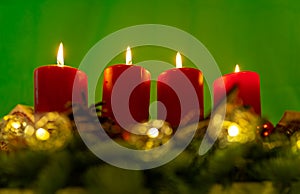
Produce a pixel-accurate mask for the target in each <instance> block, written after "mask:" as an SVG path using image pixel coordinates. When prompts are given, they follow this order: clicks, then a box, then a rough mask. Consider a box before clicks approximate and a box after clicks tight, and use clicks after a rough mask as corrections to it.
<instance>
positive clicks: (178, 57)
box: [176, 52, 182, 68]
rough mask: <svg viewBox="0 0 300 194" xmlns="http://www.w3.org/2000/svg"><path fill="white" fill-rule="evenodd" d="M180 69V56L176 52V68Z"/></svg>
mask: <svg viewBox="0 0 300 194" xmlns="http://www.w3.org/2000/svg"><path fill="white" fill-rule="evenodd" d="M181 67H182V59H181V55H180V53H179V52H177V55H176V68H181Z"/></svg>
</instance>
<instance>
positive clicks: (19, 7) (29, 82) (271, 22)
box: [0, 0, 300, 123]
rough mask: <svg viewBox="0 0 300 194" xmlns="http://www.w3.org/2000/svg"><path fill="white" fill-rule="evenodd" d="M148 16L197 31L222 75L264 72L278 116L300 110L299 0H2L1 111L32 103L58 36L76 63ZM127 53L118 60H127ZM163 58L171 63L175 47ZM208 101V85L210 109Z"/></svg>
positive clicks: (266, 95)
mask: <svg viewBox="0 0 300 194" xmlns="http://www.w3.org/2000/svg"><path fill="white" fill-rule="evenodd" d="M147 23H151V24H164V25H170V26H174V27H177V28H180V29H182V30H184V31H187V32H188V33H190V34H192V35H193V36H195V37H196V38H197V39H198V40H199V41H201V42H202V43H203V44H204V45H205V46H206V47H207V49H208V50H209V51H210V52H211V54H212V55H213V56H214V58H215V60H216V62H217V63H218V65H219V67H220V69H221V71H222V73H223V74H226V73H230V72H232V70H233V68H234V65H235V64H236V63H238V64H240V66H241V68H242V69H244V70H251V71H256V72H258V73H259V74H260V77H261V99H262V113H263V115H264V116H266V117H267V118H269V119H270V120H271V121H273V122H274V123H277V122H278V120H279V119H280V117H281V116H282V114H283V113H284V111H285V110H298V111H299V110H300V102H299V100H298V98H299V96H300V86H299V83H300V81H299V80H300V78H299V75H300V73H299V70H300V67H299V65H300V57H299V54H300V1H297V0H294V1H293V0H251V1H246V0H245V1H243V0H240V1H238V0H211V1H202V0H198V1H196V0H189V1H187V0H177V1H173V0H172V1H171V0H165V1H162V0H153V1H141V0H134V1H130V0H127V1H124V0H122V1H121V0H111V1H110V0H105V1H104V0H102V1H101V0H38V1H25V0H24V1H23V0H1V1H0V25H1V29H0V58H1V60H0V72H1V75H0V83H1V85H0V93H1V108H0V116H3V115H5V114H7V113H8V112H9V111H10V110H11V109H12V108H13V107H14V106H15V105H16V104H27V105H33V71H34V69H35V68H36V67H39V66H42V65H46V64H51V63H55V62H56V52H57V48H58V45H59V42H61V41H63V43H64V47H65V64H68V65H71V66H74V67H78V66H79V64H80V62H81V60H82V59H83V57H84V56H85V54H86V53H87V52H88V51H89V49H90V48H91V47H92V46H93V45H94V44H95V43H97V42H98V41H99V40H100V39H102V38H104V37H105V36H107V35H109V34H110V33H112V32H115V31H117V30H120V29H122V28H124V27H128V26H132V25H138V24H147ZM124 50H125V48H124ZM145 50H147V49H145ZM148 50H150V49H148ZM158 50H159V49H158ZM133 53H134V51H133ZM137 53H139V55H138V57H136V58H135V59H134V62H139V61H142V60H145V59H147V56H151V57H152V58H153V57H154V58H155V55H156V53H158V51H155V49H154V51H150V52H147V54H144V53H146V52H144V51H138V52H136V54H137ZM166 53H168V52H166ZM122 57H123V56H122ZM122 57H120V56H119V57H118V56H117V57H116V59H114V60H113V61H112V64H113V63H115V62H118V63H120V62H123V59H122ZM158 58H159V59H161V60H165V61H167V62H170V63H173V61H174V58H175V51H174V55H173V53H171V54H170V53H168V55H164V56H162V55H160V57H158ZM120 60H121V61H120ZM103 65H106V64H103ZM204 76H205V75H204ZM98 96H101V95H98ZM99 100H100V97H99ZM209 106H210V105H209V94H208V92H207V90H206V103H205V112H207V113H208V112H209V110H210V107H209Z"/></svg>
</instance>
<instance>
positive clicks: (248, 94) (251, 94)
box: [213, 65, 261, 115]
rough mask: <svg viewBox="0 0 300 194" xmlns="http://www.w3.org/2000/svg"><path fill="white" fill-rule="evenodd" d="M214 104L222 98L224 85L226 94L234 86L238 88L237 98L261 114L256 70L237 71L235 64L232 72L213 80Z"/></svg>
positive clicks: (258, 81)
mask: <svg viewBox="0 0 300 194" xmlns="http://www.w3.org/2000/svg"><path fill="white" fill-rule="evenodd" d="M213 86H214V87H213V88H214V104H215V105H216V104H218V103H220V102H221V100H222V99H223V98H224V95H225V94H224V87H225V92H226V94H227V93H228V92H229V91H230V90H231V89H232V88H233V87H234V86H236V87H237V89H238V98H239V100H241V103H242V104H243V105H245V106H250V107H252V108H253V110H254V111H255V112H256V113H257V114H258V115H261V105H260V79H259V75H258V74H257V73H256V72H251V71H241V72H240V71H239V66H238V65H236V70H235V72H234V73H230V74H227V75H224V76H223V77H220V78H218V79H217V80H215V81H214V84H213Z"/></svg>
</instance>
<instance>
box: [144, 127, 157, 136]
mask: <svg viewBox="0 0 300 194" xmlns="http://www.w3.org/2000/svg"><path fill="white" fill-rule="evenodd" d="M147 135H148V137H150V138H156V137H157V136H158V135H159V131H158V129H156V128H150V129H149V130H148V131H147Z"/></svg>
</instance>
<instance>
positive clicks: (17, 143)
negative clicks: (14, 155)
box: [0, 114, 32, 151]
mask: <svg viewBox="0 0 300 194" xmlns="http://www.w3.org/2000/svg"><path fill="white" fill-rule="evenodd" d="M30 126H32V121H31V120H29V119H28V117H26V116H24V115H22V114H12V115H6V116H4V117H3V119H2V121H1V122H0V143H1V150H4V151H7V150H12V149H17V148H20V147H24V146H25V145H26V143H25V140H24V131H25V129H26V128H28V127H30Z"/></svg>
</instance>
